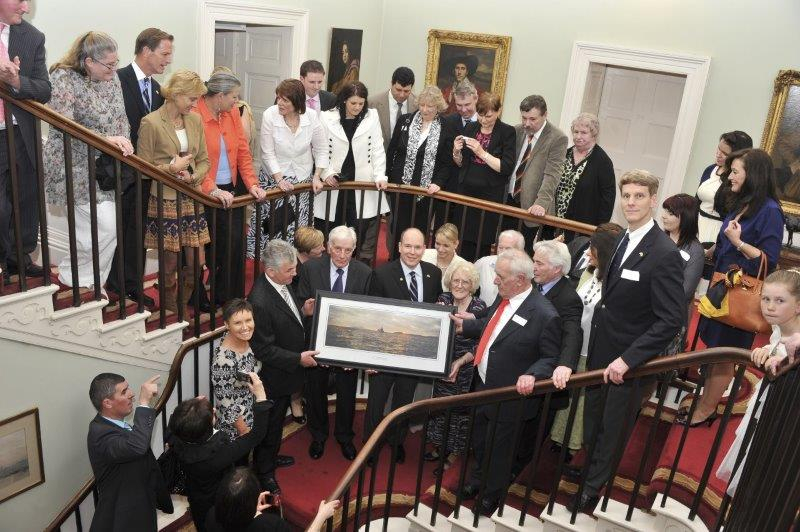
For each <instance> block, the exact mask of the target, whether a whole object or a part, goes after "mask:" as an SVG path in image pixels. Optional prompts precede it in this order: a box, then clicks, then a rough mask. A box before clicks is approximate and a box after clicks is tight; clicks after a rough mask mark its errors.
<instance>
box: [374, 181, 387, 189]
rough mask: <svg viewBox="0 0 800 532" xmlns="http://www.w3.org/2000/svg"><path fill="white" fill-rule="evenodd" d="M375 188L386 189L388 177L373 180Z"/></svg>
mask: <svg viewBox="0 0 800 532" xmlns="http://www.w3.org/2000/svg"><path fill="white" fill-rule="evenodd" d="M375 188H377V189H378V190H386V189H387V188H389V180H388V179H378V180H377V181H375Z"/></svg>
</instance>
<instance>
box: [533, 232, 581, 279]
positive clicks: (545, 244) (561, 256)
mask: <svg viewBox="0 0 800 532" xmlns="http://www.w3.org/2000/svg"><path fill="white" fill-rule="evenodd" d="M539 250H541V251H543V252H544V254H545V255H547V260H548V261H549V262H550V264H551V265H552V266H554V267H556V268H561V275H567V274H568V273H569V269H570V266H572V256H571V255H570V254H569V248H568V247H567V245H566V244H565V243H563V242H559V241H558V240H542V241H540V242H537V243H535V244H534V245H533V252H534V253H536V252H537V251H539Z"/></svg>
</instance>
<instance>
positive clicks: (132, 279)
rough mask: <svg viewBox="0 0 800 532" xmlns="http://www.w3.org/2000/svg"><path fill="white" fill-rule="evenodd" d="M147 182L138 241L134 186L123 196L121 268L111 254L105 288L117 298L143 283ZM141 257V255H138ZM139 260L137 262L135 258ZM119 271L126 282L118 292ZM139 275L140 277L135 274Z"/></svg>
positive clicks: (116, 257)
mask: <svg viewBox="0 0 800 532" xmlns="http://www.w3.org/2000/svg"><path fill="white" fill-rule="evenodd" d="M151 183H152V181H151V180H149V179H142V202H141V203H142V210H141V224H142V225H141V233H140V234H141V237H139V236H138V235H137V233H138V232H139V231H138V230H137V227H136V226H137V223H138V221H137V219H136V205H137V203H139V198H138V197H137V195H136V184H135V183H134V185H133V186H132V187H129V188H128V190H126V191H125V192H123V193H122V203H121V207H118V208H121V209H122V222H123V223H122V242H119V241H118V242H117V246H120V245H121V246H122V259H123V261H122V265H120V263H119V260H118V256H117V254H116V252H115V253H114V260H112V261H111V270H110V272H109V274H108V281H107V282H106V286H107V287H108V289H109V290H111V291H112V292H116V293H117V294H120V293H125V294H127V293H128V292H138V291H139V287H140V286H141V283H142V276H143V275H144V262H145V255H146V253H145V249H144V233H145V227H146V224H147V202H148V201H149V200H150V184H151ZM118 229H119V228H118ZM139 254H141V255H139ZM139 256H141V258H139V259H138V262H137V257H139ZM120 269H122V270H123V275H124V278H125V286H124V287H123V290H120V289H119V286H118V285H119V274H120ZM140 271H141V272H142V276H140V275H139V273H138V272H140Z"/></svg>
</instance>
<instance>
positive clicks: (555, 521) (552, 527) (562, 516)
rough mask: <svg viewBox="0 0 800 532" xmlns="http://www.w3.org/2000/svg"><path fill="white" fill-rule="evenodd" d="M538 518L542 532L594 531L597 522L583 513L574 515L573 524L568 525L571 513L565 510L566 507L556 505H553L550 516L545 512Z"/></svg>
mask: <svg viewBox="0 0 800 532" xmlns="http://www.w3.org/2000/svg"><path fill="white" fill-rule="evenodd" d="M539 517H540V518H541V519H542V521H543V522H544V525H543V527H542V530H543V531H544V532H572V531H574V532H586V531H587V530H595V529H596V527H597V521H596V520H595V519H594V518H593V517H591V516H589V515H586V514H584V513H579V514H578V515H576V516H575V523H570V519H572V512H570V511H569V510H567V507H566V506H564V505H562V504H558V503H556V504H554V505H553V513H552V514H548V513H547V510H545V511H544V512H542V514H541V515H540V516H539Z"/></svg>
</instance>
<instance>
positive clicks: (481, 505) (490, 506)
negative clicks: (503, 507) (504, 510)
mask: <svg viewBox="0 0 800 532" xmlns="http://www.w3.org/2000/svg"><path fill="white" fill-rule="evenodd" d="M475 505H476V506H477V507H478V512H480V514H481V515H484V516H486V517H491V516H492V515H493V514H494V512H495V510H497V507H498V506H499V501H495V500H491V499H486V498H483V499H481V500H480V501H478V502H476V503H475Z"/></svg>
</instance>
